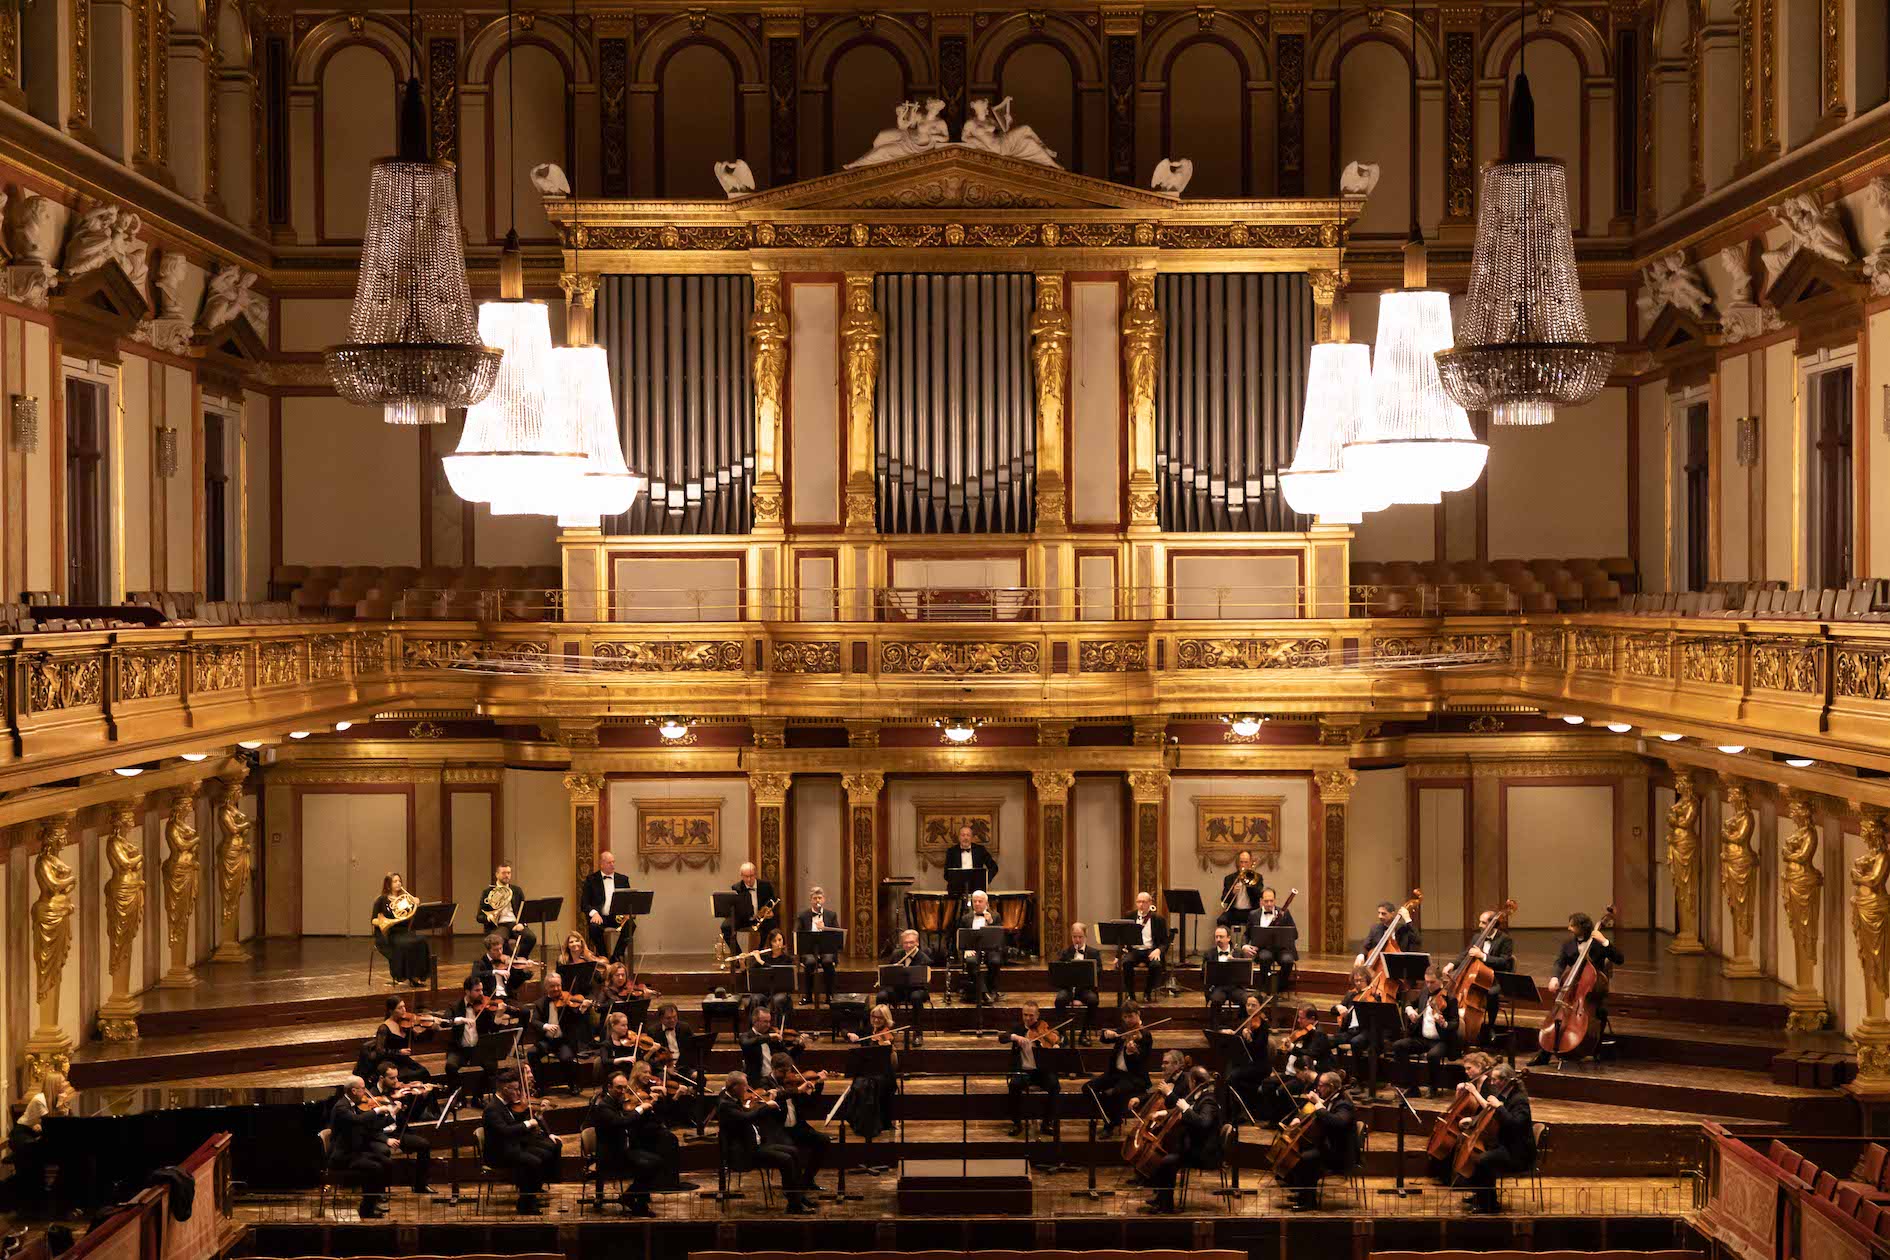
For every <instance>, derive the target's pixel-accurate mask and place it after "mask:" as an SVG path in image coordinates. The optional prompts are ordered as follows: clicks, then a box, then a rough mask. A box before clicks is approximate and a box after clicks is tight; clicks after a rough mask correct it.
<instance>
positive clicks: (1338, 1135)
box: [1281, 1093, 1358, 1205]
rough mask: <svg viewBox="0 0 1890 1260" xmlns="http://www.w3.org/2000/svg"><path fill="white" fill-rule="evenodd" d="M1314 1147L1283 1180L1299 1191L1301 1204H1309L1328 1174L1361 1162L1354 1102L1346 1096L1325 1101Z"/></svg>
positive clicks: (1315, 1124) (1315, 1125)
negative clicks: (1315, 1188)
mask: <svg viewBox="0 0 1890 1260" xmlns="http://www.w3.org/2000/svg"><path fill="white" fill-rule="evenodd" d="M1312 1124H1313V1146H1312V1149H1311V1150H1310V1151H1308V1152H1307V1153H1306V1154H1304V1155H1302V1156H1301V1157H1300V1161H1299V1163H1297V1164H1295V1165H1293V1168H1292V1171H1291V1172H1289V1173H1287V1174H1286V1176H1285V1177H1283V1178H1282V1179H1281V1180H1283V1181H1284V1182H1285V1183H1286V1184H1287V1185H1289V1186H1292V1187H1293V1188H1294V1189H1295V1190H1296V1191H1298V1192H1299V1195H1300V1202H1301V1203H1303V1204H1308V1205H1310V1204H1311V1203H1312V1202H1313V1196H1314V1195H1315V1194H1316V1193H1317V1191H1315V1190H1314V1189H1313V1187H1315V1186H1317V1185H1318V1184H1319V1180H1320V1178H1322V1177H1324V1176H1325V1175H1326V1174H1327V1173H1347V1172H1350V1171H1352V1165H1353V1164H1354V1163H1356V1162H1357V1160H1358V1113H1357V1110H1356V1109H1355V1108H1354V1107H1353V1106H1352V1100H1351V1099H1350V1098H1347V1097H1346V1096H1345V1095H1344V1094H1343V1093H1339V1094H1335V1095H1333V1096H1332V1097H1331V1098H1330V1099H1328V1100H1327V1101H1326V1109H1325V1110H1324V1111H1322V1112H1320V1113H1319V1115H1318V1116H1317V1117H1315V1118H1314V1119H1313V1121H1312Z"/></svg>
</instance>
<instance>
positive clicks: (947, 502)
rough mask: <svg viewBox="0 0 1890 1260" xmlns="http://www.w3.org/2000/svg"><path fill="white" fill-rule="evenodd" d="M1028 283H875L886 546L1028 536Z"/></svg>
mask: <svg viewBox="0 0 1890 1260" xmlns="http://www.w3.org/2000/svg"><path fill="white" fill-rule="evenodd" d="M1034 287H1035V286H1034V284H1033V282H1032V279H1031V277H1030V276H1029V275H1028V274H1024V275H1018V274H995V275H994V274H989V273H985V274H975V275H937V274H931V275H926V274H918V275H915V274H896V275H880V276H878V277H876V278H875V280H874V285H873V292H874V304H875V306H876V307H877V308H878V312H879V315H880V317H881V318H882V319H883V320H884V321H885V329H886V331H885V342H884V346H883V349H882V360H883V362H882V365H881V370H880V374H879V390H878V397H877V400H876V407H877V410H876V434H875V436H876V443H875V444H876V446H877V454H876V458H875V482H876V490H877V499H878V504H877V508H878V522H879V528H880V531H881V532H882V533H888V534H988V533H1027V532H1029V530H1030V529H1031V528H1032V523H1033V518H1034V515H1035V506H1034V498H1035V486H1036V467H1037V461H1036V415H1037V409H1036V405H1035V402H1034V400H1033V389H1034V385H1033V382H1032V380H1031V369H1030V347H1029V344H1028V343H1029V338H1028V328H1029V324H1030V313H1031V308H1032V305H1033V303H1034V301H1035V296H1034Z"/></svg>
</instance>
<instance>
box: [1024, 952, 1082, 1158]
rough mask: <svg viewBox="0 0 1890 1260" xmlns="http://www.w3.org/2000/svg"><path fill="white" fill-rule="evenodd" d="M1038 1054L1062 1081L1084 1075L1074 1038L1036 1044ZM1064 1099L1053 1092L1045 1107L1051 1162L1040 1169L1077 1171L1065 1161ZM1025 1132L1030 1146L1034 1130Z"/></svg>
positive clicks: (1038, 1059) (1041, 1064)
mask: <svg viewBox="0 0 1890 1260" xmlns="http://www.w3.org/2000/svg"><path fill="white" fill-rule="evenodd" d="M1063 965H1064V966H1066V967H1080V966H1086V965H1088V964H1084V963H1064V964H1063ZM1092 987H1093V986H1092ZM1036 1053H1037V1063H1038V1064H1039V1066H1041V1067H1045V1068H1048V1069H1049V1070H1050V1074H1051V1075H1052V1076H1054V1077H1056V1078H1057V1079H1058V1080H1062V1079H1063V1078H1064V1077H1068V1076H1081V1075H1083V1062H1082V1060H1081V1059H1080V1058H1079V1057H1078V1056H1077V1053H1076V1046H1075V1045H1074V1044H1073V1043H1072V1042H1071V1041H1065V1042H1064V1043H1063V1044H1062V1045H1059V1046H1044V1045H1039V1046H1037V1047H1036ZM1061 1101H1063V1095H1062V1094H1060V1093H1058V1094H1052V1095H1050V1096H1049V1097H1048V1098H1046V1099H1045V1108H1044V1109H1045V1110H1046V1111H1048V1112H1049V1113H1050V1123H1051V1129H1050V1162H1049V1163H1047V1164H1040V1165H1039V1166H1038V1171H1039V1172H1046V1173H1066V1172H1075V1171H1076V1165H1075V1164H1066V1163H1064V1162H1063V1117H1061V1116H1059V1115H1058V1114H1057V1104H1058V1103H1060V1102H1061ZM1024 1133H1025V1145H1026V1146H1028V1145H1029V1134H1030V1130H1029V1129H1028V1128H1027V1129H1025V1130H1024ZM1026 1158H1028V1156H1026Z"/></svg>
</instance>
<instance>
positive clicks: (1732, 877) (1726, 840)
mask: <svg viewBox="0 0 1890 1260" xmlns="http://www.w3.org/2000/svg"><path fill="white" fill-rule="evenodd" d="M1720 778H1721V780H1722V781H1723V782H1724V783H1725V784H1726V816H1725V818H1724V819H1723V820H1722V821H1721V823H1720V827H1719V884H1720V889H1721V891H1722V892H1724V893H1725V895H1726V911H1727V915H1728V917H1730V918H1731V920H1732V949H1731V950H1729V951H1728V952H1727V956H1726V963H1725V965H1724V966H1723V967H1721V968H1720V974H1721V975H1724V976H1730V977H1734V978H1743V977H1749V976H1756V975H1758V974H1759V964H1758V963H1756V962H1754V961H1753V960H1752V934H1753V918H1754V913H1755V911H1757V910H1758V907H1759V855H1758V851H1757V850H1756V849H1754V848H1753V847H1752V822H1753V816H1752V802H1751V800H1750V799H1749V798H1748V797H1747V794H1746V785H1745V781H1744V780H1742V779H1738V778H1735V777H1733V776H1732V775H1729V774H1722V775H1721V776H1720Z"/></svg>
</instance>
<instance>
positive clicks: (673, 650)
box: [591, 639, 743, 674]
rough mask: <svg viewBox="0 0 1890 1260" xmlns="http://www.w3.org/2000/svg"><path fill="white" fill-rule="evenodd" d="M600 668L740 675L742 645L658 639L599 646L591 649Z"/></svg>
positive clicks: (646, 672) (643, 672)
mask: <svg viewBox="0 0 1890 1260" xmlns="http://www.w3.org/2000/svg"><path fill="white" fill-rule="evenodd" d="M591 659H592V660H593V661H594V662H595V663H596V664H597V667H598V668H599V669H611V670H617V671H619V672H621V673H628V674H638V673H642V674H658V673H714V674H729V673H740V672H741V670H742V662H743V657H742V645H741V644H740V643H738V642H737V641H735V640H734V639H673V640H664V639H658V640H654V641H635V642H632V641H619V642H609V643H599V644H597V645H596V646H595V647H593V648H592V649H591Z"/></svg>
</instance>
